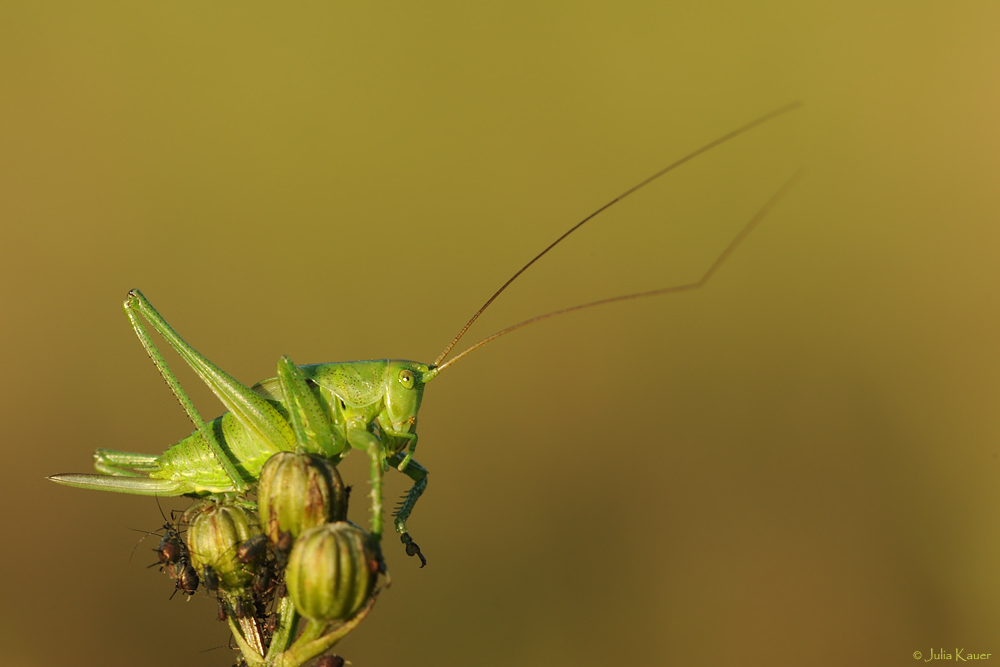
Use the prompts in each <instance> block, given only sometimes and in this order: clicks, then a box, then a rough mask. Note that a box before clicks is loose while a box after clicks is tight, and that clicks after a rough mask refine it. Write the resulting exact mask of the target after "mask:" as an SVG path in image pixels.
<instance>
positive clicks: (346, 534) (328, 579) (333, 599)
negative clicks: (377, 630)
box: [285, 521, 378, 621]
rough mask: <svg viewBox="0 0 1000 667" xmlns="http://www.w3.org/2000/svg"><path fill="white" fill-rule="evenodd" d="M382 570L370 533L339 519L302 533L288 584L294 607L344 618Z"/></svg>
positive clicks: (305, 613)
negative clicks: (379, 568) (379, 566)
mask: <svg viewBox="0 0 1000 667" xmlns="http://www.w3.org/2000/svg"><path fill="white" fill-rule="evenodd" d="M377 576H378V562H377V561H376V559H375V549H374V547H373V546H372V543H371V539H370V538H369V537H368V534H367V533H365V531H363V530H361V529H360V528H358V527H357V526H356V525H354V524H353V523H350V522H349V521H338V522H337V523H329V524H326V525H324V526H319V527H318V528H313V529H312V530H309V531H307V532H305V533H303V534H302V535H301V536H299V539H297V540H296V541H295V546H294V547H292V554H291V556H289V558H288V567H287V568H286V569H285V585H286V586H287V587H288V595H289V597H291V598H292V603H294V604H295V609H296V610H297V611H298V612H299V613H300V614H302V615H303V616H305V617H306V618H310V619H313V620H317V621H336V620H341V621H342V620H347V619H349V618H350V617H351V616H353V615H354V614H355V613H356V612H357V611H358V610H359V609H361V607H362V606H363V605H364V604H365V601H367V600H368V596H369V595H371V592H372V589H373V588H374V587H375V579H376V578H377Z"/></svg>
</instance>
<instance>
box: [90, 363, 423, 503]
mask: <svg viewBox="0 0 1000 667" xmlns="http://www.w3.org/2000/svg"><path fill="white" fill-rule="evenodd" d="M299 368H300V370H301V371H302V374H303V375H304V376H305V378H306V380H307V382H308V384H309V388H310V390H311V391H312V394H313V396H314V397H315V398H316V400H317V401H318V403H319V405H320V408H321V409H322V411H323V413H324V416H325V417H326V418H327V419H328V420H329V422H330V426H331V431H332V435H333V446H332V448H331V449H329V450H328V451H316V452H309V453H313V454H322V455H323V456H326V457H328V458H331V459H334V460H335V461H339V460H340V459H342V458H343V457H344V456H346V455H347V453H348V452H349V451H350V446H349V443H348V439H347V431H348V429H349V428H351V427H356V428H361V429H364V430H366V431H368V432H370V433H373V434H374V435H375V436H376V437H377V438H378V439H379V440H380V441H381V443H382V447H383V451H384V456H393V455H395V454H397V453H399V451H400V450H402V449H403V448H404V447H405V446H406V445H407V444H408V443H409V441H410V439H409V438H406V437H400V434H402V433H415V431H416V419H415V417H416V410H418V409H419V408H420V395H421V394H422V389H423V387H422V385H421V386H420V387H419V388H417V387H415V389H416V391H412V392H407V393H415V394H417V396H416V400H415V401H411V405H410V406H406V407H409V408H410V410H412V414H411V413H410V411H409V410H406V413H407V414H406V415H405V418H404V419H402V420H401V423H394V420H393V419H392V417H393V416H395V415H392V414H391V410H390V408H392V407H394V400H393V398H394V397H393V393H394V392H393V391H392V390H391V384H392V381H393V379H394V376H395V375H398V373H399V371H400V370H401V369H409V370H411V371H413V372H415V373H417V374H419V373H422V372H426V370H427V366H426V365H425V364H421V363H418V362H415V361H405V360H390V359H378V360H372V361H348V362H338V363H329V364H312V365H309V366H300V367H299ZM390 376H393V377H390ZM387 388H388V389H387ZM252 389H253V391H254V392H255V393H256V394H257V395H259V396H261V397H263V398H265V399H267V402H268V403H270V404H271V405H272V406H274V408H275V409H276V410H277V411H278V413H279V414H280V415H281V417H282V418H283V419H285V420H287V419H288V409H287V408H286V406H285V405H284V404H283V403H282V400H281V398H282V397H281V392H280V387H279V383H278V378H271V379H269V380H264V381H263V382H260V383H258V384H256V385H255V386H254V387H253V388H252ZM395 402H398V399H397V401H395ZM208 427H209V428H210V429H211V430H212V432H213V433H214V435H215V437H216V439H217V441H218V442H219V444H220V445H221V446H222V449H223V450H224V451H225V453H226V454H227V455H228V456H229V457H230V459H231V460H232V461H234V462H235V464H236V469H237V470H238V471H239V474H240V476H241V477H242V478H243V480H245V481H246V482H247V483H248V484H249V485H253V484H255V483H256V481H257V479H258V478H259V477H260V471H261V469H262V468H263V467H264V463H265V462H267V459H269V458H270V457H271V456H272V455H274V454H276V453H277V452H279V451H291V450H292V449H293V447H292V446H288V447H276V446H274V445H273V444H272V443H271V442H269V441H267V440H265V439H262V438H260V437H257V436H256V434H255V432H254V431H253V430H252V429H250V428H247V427H246V426H245V425H244V424H243V423H242V422H241V421H240V420H239V419H238V418H237V417H236V416H235V415H234V414H233V413H232V412H227V413H225V414H223V415H222V416H221V417H218V418H216V419H214V420H212V421H210V422H208ZM104 451H106V450H99V453H100V452H104ZM129 467H130V469H131V470H133V471H135V472H139V473H145V474H146V475H148V477H149V478H150V479H162V480H170V481H173V482H176V483H177V484H178V486H177V489H176V490H175V491H174V492H163V491H159V492H158V494H157V495H182V494H199V495H201V494H222V493H230V492H233V491H235V490H236V489H234V488H233V484H232V482H231V481H230V479H229V477H228V476H227V475H226V472H225V470H224V469H223V468H222V466H220V465H219V462H218V460H217V459H216V457H215V456H214V455H213V454H212V453H211V450H210V449H209V447H208V446H207V444H206V443H205V440H204V438H203V436H202V435H201V433H200V432H199V431H195V432H193V433H192V434H191V435H189V436H188V437H186V438H184V439H183V440H181V441H180V442H178V443H177V444H175V445H173V446H172V447H170V448H169V449H167V451H165V452H164V453H163V454H161V455H159V456H157V457H156V458H155V462H154V463H152V464H150V465H133V466H129Z"/></svg>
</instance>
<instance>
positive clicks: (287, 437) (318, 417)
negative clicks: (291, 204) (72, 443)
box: [49, 102, 801, 592]
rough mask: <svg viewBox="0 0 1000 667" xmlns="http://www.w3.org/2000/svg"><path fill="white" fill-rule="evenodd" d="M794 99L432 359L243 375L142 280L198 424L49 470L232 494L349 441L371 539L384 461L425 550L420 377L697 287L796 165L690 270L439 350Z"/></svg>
mask: <svg viewBox="0 0 1000 667" xmlns="http://www.w3.org/2000/svg"><path fill="white" fill-rule="evenodd" d="M799 106H800V104H799V103H797V102H796V103H793V104H788V105H786V106H783V107H781V108H779V109H776V110H774V111H771V112H770V113H767V114H765V115H764V116H761V117H760V118H757V119H756V120H754V121H752V122H750V123H747V124H746V125H744V126H742V127H740V128H737V129H735V130H733V131H732V132H729V133H727V134H725V135H724V136H721V137H719V138H718V139H715V140H714V141H711V142H709V143H708V144H705V145H704V146H702V147H701V148H699V149H698V150H696V151H694V152H692V153H690V154H688V155H686V156H684V157H683V158H681V159H679V160H677V161H676V162H674V163H673V164H670V165H669V166H667V167H665V168H664V169H661V170H660V171H658V172H657V173H655V174H653V175H652V176H650V177H649V178H647V179H646V180H644V181H642V182H641V183H639V184H638V185H636V186H634V187H632V188H630V189H629V190H627V191H625V192H624V193H622V194H621V195H619V196H617V197H615V198H614V199H612V200H611V201H609V202H608V203H607V204H605V205H604V206H602V207H600V208H599V209H597V210H596V211H594V212H593V213H591V214H590V215H588V216H587V217H586V218H584V219H583V220H581V221H580V222H578V223H577V224H576V225H574V226H573V227H571V228H570V229H569V230H568V231H567V232H566V233H564V234H563V235H562V236H560V237H559V238H557V239H556V240H555V241H553V242H552V243H551V244H550V245H549V246H548V247H546V248H545V249H544V250H542V251H541V252H540V253H538V255H536V256H535V257H534V258H533V259H532V260H531V261H529V262H528V263H527V264H525V265H524V266H523V267H521V268H520V269H519V270H518V271H517V272H516V273H515V274H514V275H513V276H511V277H510V279H509V280H508V281H507V282H505V283H504V284H503V285H502V286H501V287H500V289H498V290H497V291H496V292H495V293H494V294H493V296H491V297H490V298H489V299H488V300H487V301H486V303H485V304H483V306H482V307H481V308H480V309H479V310H478V311H476V313H475V314H474V315H473V316H472V318H471V319H470V320H469V321H468V323H466V325H465V326H464V327H462V329H461V330H460V331H459V332H458V334H457V335H456V336H455V338H454V339H453V340H452V341H451V342H450V343H449V344H448V346H447V347H445V349H444V351H443V352H442V353H441V354H440V355H438V357H437V359H435V360H434V361H433V362H432V363H430V364H424V363H420V362H416V361H406V360H398V359H376V360H370V361H347V362H336V363H327V364H311V365H307V366H296V365H295V364H293V363H292V362H291V360H289V359H288V357H282V358H281V359H280V360H279V361H278V370H277V377H275V378H271V379H269V380H264V381H262V382H259V383H257V384H256V385H254V386H253V387H247V386H246V385H244V384H242V383H241V382H239V381H238V380H236V379H235V378H233V377H232V376H230V375H229V374H227V373H226V372H225V371H223V370H222V369H220V368H219V367H218V366H216V365H215V364H213V363H212V362H211V361H209V360H208V359H206V358H205V357H203V356H202V355H201V354H199V353H198V352H197V351H196V350H195V349H194V348H193V347H191V346H190V345H188V344H187V343H186V342H185V341H184V340H183V339H182V338H181V337H180V336H178V335H177V333H176V332H175V331H174V330H173V329H172V328H171V327H170V325H169V324H167V321H166V320H164V319H163V317H161V316H160V314H159V313H158V312H156V309H154V308H153V305H152V304H151V303H150V302H149V301H148V300H147V299H146V297H144V296H143V295H142V293H141V292H139V291H138V290H132V291H130V292H129V293H128V295H127V297H126V298H125V313H126V314H127V315H128V318H129V321H130V322H131V324H132V328H133V330H134V331H135V333H136V335H137V336H138V337H139V340H140V341H141V342H142V345H143V347H144V348H145V349H146V352H147V353H148V354H149V356H150V358H152V360H153V363H154V364H156V367H157V368H158V369H159V371H160V374H161V375H162V376H163V378H164V380H166V382H167V384H168V385H169V386H170V388H171V390H172V391H173V393H174V395H175V396H176V397H177V400H178V401H180V403H181V406H182V407H183V408H184V410H185V411H186V412H187V414H188V417H189V418H190V419H191V422H192V423H193V424H194V425H195V429H196V430H195V432H194V433H192V434H191V435H189V436H188V437H186V438H184V439H183V440H181V441H180V442H178V443H177V444H175V445H173V446H171V447H170V448H169V449H167V450H166V451H165V452H163V453H162V454H137V453H130V452H120V451H113V450H109V449H98V450H97V451H96V452H95V454H94V467H95V468H96V469H97V471H98V473H99V474H83V473H67V474H61V475H52V476H51V477H50V478H49V479H51V480H52V481H55V482H59V483H60V484H66V485H69V486H75V487H79V488H84V489H100V490H104V491H116V492H119V493H130V494H138V495H152V496H179V495H190V496H215V497H223V496H238V495H240V494H243V493H246V492H248V491H250V490H252V488H253V486H254V484H255V483H256V481H257V479H258V478H259V476H260V471H261V468H262V467H263V465H264V463H265V461H267V459H268V458H270V457H271V456H272V455H273V454H276V453H277V452H280V451H302V452H307V453H312V454H320V455H322V456H326V457H328V458H329V459H331V460H332V461H333V462H334V464H336V463H339V461H340V460H341V459H342V458H343V457H344V456H346V455H347V454H348V453H349V452H350V450H351V449H360V450H362V451H363V452H365V453H366V454H367V455H368V457H369V458H370V464H371V481H372V491H371V511H372V519H371V529H372V530H371V534H372V537H373V538H374V539H375V540H376V541H378V540H380V539H381V535H382V475H383V472H384V470H386V469H387V468H388V466H389V465H391V466H393V467H394V468H396V469H397V470H399V471H400V472H402V473H403V474H405V475H407V476H408V477H410V478H411V479H412V480H413V486H412V487H411V489H410V491H409V493H408V494H407V495H406V496H405V498H404V500H403V501H402V503H401V504H400V505H399V507H398V509H397V511H396V514H395V529H396V531H397V532H398V533H399V534H400V539H401V541H402V542H403V544H404V545H406V551H407V554H409V555H411V556H413V555H417V556H420V558H421V561H422V562H424V559H423V556H422V555H421V553H420V549H419V547H417V545H416V543H414V542H413V539H412V538H411V537H410V535H409V534H408V533H407V530H406V521H407V518H408V517H409V516H410V513H411V512H412V510H413V506H414V505H415V504H416V502H417V499H418V498H420V495H421V494H422V493H423V492H424V489H425V488H426V487H427V470H426V469H425V468H424V467H423V466H421V465H420V464H419V463H417V462H416V461H415V460H414V459H413V454H414V451H415V450H416V447H417V433H416V426H417V412H418V411H419V409H420V402H421V399H422V398H423V391H424V385H425V384H427V383H428V382H430V381H431V380H433V379H434V378H436V377H437V376H438V375H439V374H440V373H441V372H442V371H443V370H444V369H446V368H448V367H449V366H451V365H452V364H454V363H455V362H457V361H458V360H460V359H462V358H463V357H465V356H466V355H468V354H469V353H470V352H472V351H473V350H476V349H478V348H480V347H482V346H483V345H486V344H487V343H489V342H491V341H493V340H495V339H497V338H499V337H500V336H503V335H505V334H508V333H510V332H511V331H514V330H515V329H519V328H521V327H524V326H527V325H529V324H533V323H535V322H538V321H540V320H543V319H546V318H549V317H555V316H556V315H563V314H565V313H569V312H573V311H575V310H581V309H583V308H591V307H593V306H599V305H603V304H608V303H613V302H616V301H624V300H627V299H638V298H642V297H650V296H659V295H665V294H671V293H676V292H683V291H689V290H695V289H698V288H700V287H702V286H703V285H705V284H706V283H707V282H708V281H709V279H710V278H711V277H712V276H713V275H714V274H715V272H716V271H717V270H718V269H719V267H720V266H722V264H723V263H724V262H725V261H726V259H727V258H728V257H729V256H730V255H731V254H732V252H733V251H734V250H735V249H736V247H737V246H738V245H739V244H740V242H742V241H743V239H744V238H746V236H747V235H748V234H749V233H750V232H751V231H752V230H753V228H754V227H755V226H756V225H757V223H759V222H760V221H761V220H762V219H763V218H764V216H765V215H766V214H767V213H768V211H770V210H771V208H773V207H774V206H775V205H776V204H777V203H778V202H779V201H780V200H781V198H782V197H784V195H785V194H786V193H787V192H788V191H789V190H790V189H791V188H792V186H793V185H794V183H795V182H796V181H797V180H798V178H799V177H800V175H801V170H800V171H799V172H796V173H795V174H794V175H793V176H792V177H791V178H790V179H789V180H788V181H787V182H786V183H785V184H784V185H783V186H782V187H781V188H780V189H779V190H778V191H777V192H776V193H775V194H773V195H772V196H771V197H770V199H768V200H767V202H766V203H765V204H764V205H763V206H762V207H761V209H760V210H759V211H758V212H757V214H756V215H755V216H754V217H753V218H752V219H751V220H750V221H749V222H748V223H747V224H746V225H745V226H744V227H743V229H742V230H741V231H740V232H739V234H737V235H736V237H735V238H734V239H733V240H732V241H731V242H730V243H729V245H728V246H726V248H725V249H724V250H723V251H722V253H721V254H720V255H719V256H718V257H717V258H716V260H715V261H714V262H713V263H712V264H711V266H709V267H708V270H706V271H705V273H704V275H702V277H701V278H700V279H699V280H698V281H696V282H693V283H687V284H683V285H675V286H672V287H666V288H662V289H656V290H650V291H647V292H638V293H635V294H625V295H621V296H616V297H612V298H608V299H601V300H599V301H593V302H590V303H585V304H580V305H577V306H572V307H570V308H564V309H562V310H557V311H554V312H551V313H546V314H544V315H539V316H537V317H533V318H531V319H529V320H525V321H523V322H519V323H517V324H514V325H512V326H509V327H507V328H506V329H503V330H501V331H499V332H497V333H495V334H493V335H492V336H489V337H487V338H485V339H483V340H481V341H480V342H478V343H476V344H475V345H473V346H471V347H469V348H468V349H466V350H465V351H463V352H461V353H460V354H457V355H455V356H454V357H452V358H451V359H450V360H448V361H445V359H446V358H447V357H448V355H449V354H450V353H451V351H452V349H453V348H454V347H455V345H456V344H457V343H458V341H459V340H460V339H461V338H462V336H464V335H465V333H466V331H468V329H469V327H471V326H472V324H473V323H474V322H475V321H476V320H477V319H478V318H479V316H480V315H481V314H482V313H483V311H485V310H486V309H487V308H488V307H489V306H490V304H492V303H493V301H494V300H496V298H497V297H498V296H500V294H501V293H502V292H503V291H504V290H505V289H507V287H508V286H509V285H510V284H511V283H512V282H514V280H516V279H517V278H518V277H519V276H520V275H521V274H522V273H524V272H525V271H526V270H527V269H528V268H529V267H530V266H531V265H532V264H534V263H535V262H537V261H538V260H539V259H541V258H542V257H543V256H544V255H545V254H546V253H548V252H549V251H550V250H552V248H554V247H555V246H556V245H557V244H559V243H560V242H561V241H562V240H563V239H565V238H566V237H567V236H569V235H570V234H572V233H573V232H575V231H576V230H577V229H579V228H580V227H582V226H583V225H584V224H585V223H586V222H588V221H589V220H591V219H592V218H594V217H595V216H597V215H598V214H600V213H601V212H602V211H605V210H606V209H608V208H610V207H611V206H613V205H615V204H616V203H618V202H619V201H621V200H622V199H624V198H626V197H628V196H629V195H631V194H632V193H634V192H636V191H637V190H639V189H641V188H643V187H645V186H646V185H648V184H649V183H651V182H653V181H654V180H656V179H658V178H660V177H661V176H663V175H664V174H666V173H668V172H670V171H672V170H674V169H676V168H677V167H679V166H681V165H682V164H684V163H686V162H688V161H690V160H691V159H693V158H695V157H697V156H698V155H701V154H702V153H704V152H706V151H708V150H711V149H712V148H715V147H716V146H718V145H719V144H722V143H725V142H727V141H729V140H730V139H733V138H735V137H737V136H739V135H741V134H743V133H744V132H747V131H749V130H751V129H753V128H755V127H757V126H758V125H761V124H762V123H765V122H767V121H769V120H771V119H773V118H775V117H777V116H780V115H782V114H785V113H787V112H789V111H791V110H793V109H795V108H797V107H799ZM143 322H145V323H146V324H148V325H149V326H151V327H152V328H153V329H154V330H155V331H156V332H157V333H159V334H160V335H161V336H162V337H163V338H164V339H165V340H166V341H167V343H168V344H169V345H170V346H171V347H172V348H173V349H174V350H175V351H176V352H177V353H178V354H179V355H180V356H181V358H182V359H183V360H184V362H185V363H187V364H188V365H189V366H190V367H191V368H192V369H193V370H194V371H195V373H197V374H198V376H199V377H200V378H201V379H202V380H203V381H204V382H205V383H206V384H207V385H208V386H209V388H210V389H211V390H212V391H213V392H214V393H215V395H216V396H217V397H218V398H219V400H221V401H222V403H223V404H224V405H225V407H226V409H227V410H228V412H226V413H224V414H223V415H222V416H221V417H218V418H216V419H214V420H213V421H211V422H205V421H204V420H203V419H202V418H201V415H200V414H199V413H198V411H197V409H196V408H195V407H194V404H193V403H192V402H191V400H190V398H188V395H187V393H186V392H185V391H184V389H183V388H182V387H181V385H180V383H179V382H178V381H177V378H176V377H175V376H174V374H173V372H172V371H171V370H170V368H169V366H168V365H167V363H166V361H165V360H164V358H163V356H162V355H161V354H160V351H159V350H158V349H157V347H156V345H155V344H154V343H153V340H152V338H150V336H149V334H148V333H147V331H146V325H144V324H143ZM185 592H186V591H185Z"/></svg>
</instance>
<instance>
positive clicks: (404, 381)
mask: <svg viewBox="0 0 1000 667" xmlns="http://www.w3.org/2000/svg"><path fill="white" fill-rule="evenodd" d="M413 382H414V380H413V371H407V370H403V371H399V384H401V385H403V386H404V387H406V388H407V389H413Z"/></svg>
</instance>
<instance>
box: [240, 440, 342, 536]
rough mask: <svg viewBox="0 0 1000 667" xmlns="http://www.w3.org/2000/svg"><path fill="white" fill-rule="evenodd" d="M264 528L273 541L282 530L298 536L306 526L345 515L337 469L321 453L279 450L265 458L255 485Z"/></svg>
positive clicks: (319, 524)
mask: <svg viewBox="0 0 1000 667" xmlns="http://www.w3.org/2000/svg"><path fill="white" fill-rule="evenodd" d="M257 507H258V509H259V511H260V519H261V523H262V524H263V526H264V532H265V533H266V534H267V536H268V537H269V538H270V540H271V544H274V545H277V544H278V541H279V539H280V536H281V533H282V532H285V531H287V532H289V533H291V534H292V537H293V538H295V537H298V536H299V535H301V534H302V533H304V532H305V531H307V530H309V529H310V528H315V527H316V526H322V525H323V524H326V523H329V522H330V521H343V520H344V519H346V518H347V494H346V492H345V491H344V482H343V480H342V479H341V478H340V473H339V472H337V469H336V468H335V467H334V466H333V465H332V464H331V463H330V462H329V461H328V460H327V459H325V458H323V457H322V456H317V455H315V454H293V453H291V452H279V453H278V454H275V455H274V456H272V457H271V458H269V459H268V460H267V463H265V464H264V469H263V470H261V472H260V483H259V484H258V486H257Z"/></svg>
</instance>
